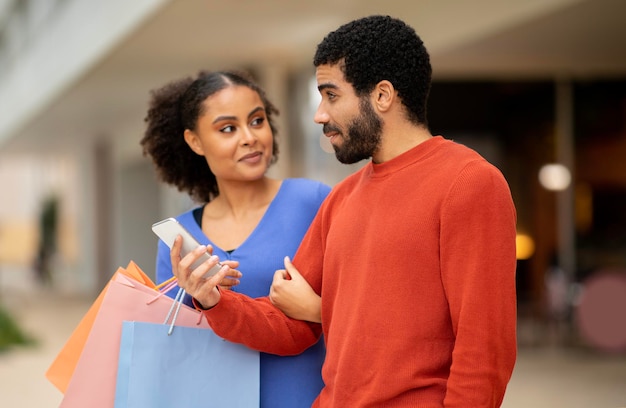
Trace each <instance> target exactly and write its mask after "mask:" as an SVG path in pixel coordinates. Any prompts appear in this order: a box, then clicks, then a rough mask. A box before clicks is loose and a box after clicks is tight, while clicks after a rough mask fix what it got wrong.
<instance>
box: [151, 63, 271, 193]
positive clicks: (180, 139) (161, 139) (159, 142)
mask: <svg viewBox="0 0 626 408" xmlns="http://www.w3.org/2000/svg"><path fill="white" fill-rule="evenodd" d="M229 86H245V87H248V88H250V89H252V90H253V91H255V92H256V93H257V94H258V95H259V97H260V98H261V101H262V102H263V107H264V108H265V113H266V115H267V120H268V122H269V125H270V128H271V130H272V134H273V148H274V149H273V155H272V161H271V163H272V164H273V163H275V162H276V160H277V159H278V143H277V141H276V135H277V130H276V126H275V124H274V120H273V118H274V116H275V115H278V113H279V112H278V109H276V107H275V106H274V105H273V104H272V103H271V102H270V101H269V100H268V99H267V97H266V95H265V92H264V91H263V90H262V89H261V88H260V87H259V85H257V84H256V83H255V82H254V81H253V80H252V78H251V77H249V76H248V75H247V74H245V73H243V72H236V71H218V72H206V71H201V72H200V73H199V74H198V76H197V77H196V78H192V77H187V78H183V79H180V80H177V81H173V82H170V83H168V84H167V85H165V86H163V87H161V88H159V89H156V90H152V91H151V92H150V95H151V98H150V104H149V109H148V113H147V116H146V118H145V119H144V120H145V122H146V123H147V128H146V131H145V133H144V136H143V138H142V139H141V142H140V144H141V146H142V148H143V154H144V156H150V157H151V158H152V161H153V163H154V165H155V167H156V171H157V175H158V177H159V179H160V180H161V181H163V182H165V183H167V184H171V185H173V186H176V187H177V188H178V190H179V191H182V192H186V193H188V194H189V196H190V197H191V198H192V199H193V200H195V201H197V202H209V201H211V200H212V199H214V198H215V197H217V196H218V195H219V190H218V186H217V180H216V179H215V175H214V174H213V172H211V169H210V168H209V166H208V164H207V162H206V159H205V158H204V156H200V155H198V154H196V153H195V152H194V151H193V150H191V148H190V147H189V146H188V145H187V143H186V142H185V138H184V133H185V129H189V130H195V129H196V125H197V123H198V119H199V118H200V116H202V115H203V114H204V113H205V108H206V107H205V105H204V101H205V100H206V99H207V98H208V97H209V96H211V95H213V94H215V93H217V92H219V91H221V90H222V89H225V88H227V87H229Z"/></svg>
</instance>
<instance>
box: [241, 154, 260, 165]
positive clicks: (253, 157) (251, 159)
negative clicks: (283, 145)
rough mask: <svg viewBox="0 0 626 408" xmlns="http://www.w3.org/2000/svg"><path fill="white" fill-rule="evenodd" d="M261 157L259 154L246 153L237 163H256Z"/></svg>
mask: <svg viewBox="0 0 626 408" xmlns="http://www.w3.org/2000/svg"><path fill="white" fill-rule="evenodd" d="M261 156H262V154H261V152H254V153H248V154H246V155H245V156H243V157H242V158H241V159H239V161H242V162H246V163H258V162H259V161H260V160H261Z"/></svg>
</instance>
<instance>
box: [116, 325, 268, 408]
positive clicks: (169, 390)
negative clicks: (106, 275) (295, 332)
mask: <svg viewBox="0 0 626 408" xmlns="http://www.w3.org/2000/svg"><path fill="white" fill-rule="evenodd" d="M168 328H169V325H167V324H154V323H145V322H128V321H126V322H124V323H123V329H122V337H121V342H120V353H119V364H118V371H117V387H116V393H115V408H144V407H150V408H171V407H192V408H193V407H207V408H213V407H215V408H223V407H229V408H258V406H259V398H260V388H259V381H260V373H259V353H257V352H254V351H252V350H251V349H249V348H247V347H245V346H242V345H240V344H234V343H230V342H228V341H225V340H223V339H221V338H220V337H218V336H217V335H216V334H215V333H214V332H213V331H212V330H210V329H202V328H197V327H180V326H176V327H175V328H174V330H173V331H172V332H171V335H168Z"/></svg>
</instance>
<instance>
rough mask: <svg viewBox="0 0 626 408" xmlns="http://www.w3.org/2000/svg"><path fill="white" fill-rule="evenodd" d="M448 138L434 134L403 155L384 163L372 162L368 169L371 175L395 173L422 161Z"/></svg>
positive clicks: (379, 175)
mask: <svg viewBox="0 0 626 408" xmlns="http://www.w3.org/2000/svg"><path fill="white" fill-rule="evenodd" d="M445 141H446V139H444V138H443V136H433V137H432V138H430V139H428V140H426V141H424V142H422V143H420V144H418V145H417V146H415V147H414V148H412V149H410V150H407V151H406V152H404V153H402V154H401V155H399V156H397V157H394V158H393V159H391V160H388V161H386V162H384V163H378V164H376V163H374V162H370V163H369V167H370V170H369V171H368V173H369V176H370V177H376V178H378V177H385V176H387V175H389V174H393V173H395V172H397V171H398V170H400V169H403V168H404V167H407V166H410V165H411V164H413V163H415V162H418V161H420V160H421V159H423V158H424V157H426V156H428V155H430V153H431V152H432V151H433V150H435V149H437V148H438V147H439V146H440V145H441V144H442V143H444V142H445Z"/></svg>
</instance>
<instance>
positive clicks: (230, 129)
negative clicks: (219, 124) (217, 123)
mask: <svg viewBox="0 0 626 408" xmlns="http://www.w3.org/2000/svg"><path fill="white" fill-rule="evenodd" d="M234 131H235V127H234V126H232V125H228V126H224V127H223V128H221V129H220V132H222V133H232V132H234Z"/></svg>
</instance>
